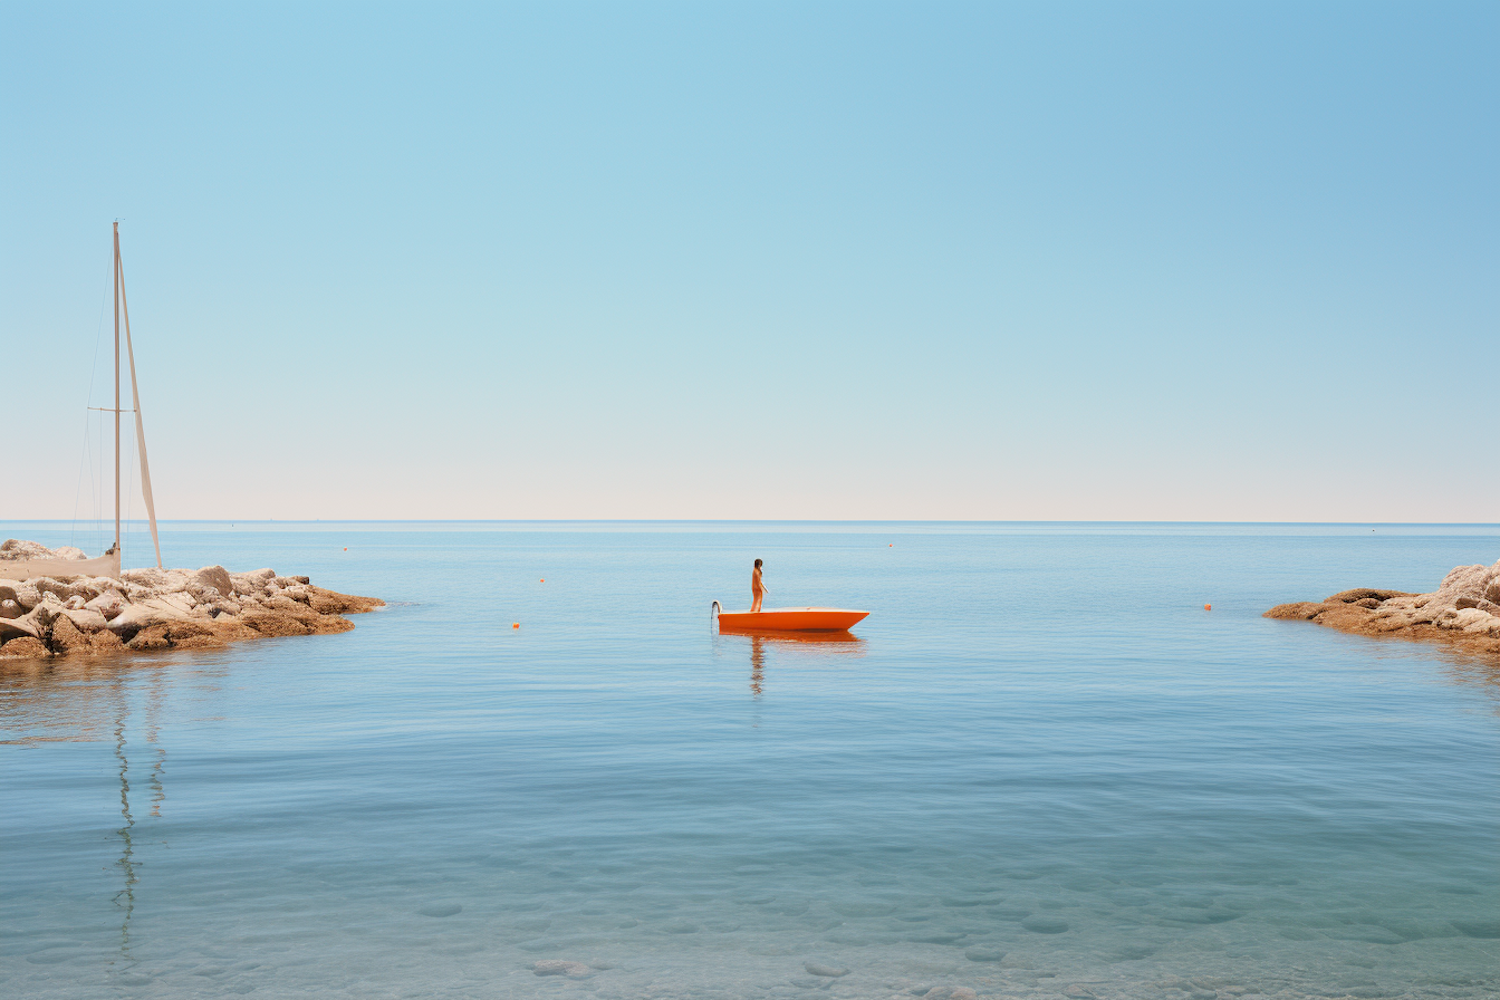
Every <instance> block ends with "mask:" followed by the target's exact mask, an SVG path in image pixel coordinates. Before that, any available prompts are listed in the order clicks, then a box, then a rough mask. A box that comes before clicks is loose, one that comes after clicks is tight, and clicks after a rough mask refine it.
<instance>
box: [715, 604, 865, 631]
mask: <svg viewBox="0 0 1500 1000" xmlns="http://www.w3.org/2000/svg"><path fill="white" fill-rule="evenodd" d="M868 614H869V612H868V611H850V610H849V609H847V608H766V609H764V610H762V611H721V612H719V629H720V630H721V631H726V632H847V631H849V629H850V627H851V626H854V625H857V624H858V623H859V622H861V621H863V620H864V618H865V617H866V616H867V615H868Z"/></svg>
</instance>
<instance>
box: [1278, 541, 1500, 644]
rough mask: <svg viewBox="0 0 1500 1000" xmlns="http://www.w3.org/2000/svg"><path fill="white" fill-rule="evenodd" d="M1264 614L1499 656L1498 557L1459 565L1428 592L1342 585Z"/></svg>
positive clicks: (1499, 584)
mask: <svg viewBox="0 0 1500 1000" xmlns="http://www.w3.org/2000/svg"><path fill="white" fill-rule="evenodd" d="M1264 617H1266V618H1290V619H1300V620H1306V621H1314V622H1317V623H1318V624H1319V625H1327V626H1328V627H1329V628H1336V629H1338V630H1339V631H1341V632H1353V633H1355V634H1356V635H1389V636H1397V637H1400V638H1404V639H1421V640H1428V641H1436V642H1443V643H1447V644H1449V645H1451V646H1454V647H1456V648H1458V649H1461V650H1463V651H1464V652H1468V653H1478V654H1481V655H1486V656H1490V657H1495V658H1497V659H1500V562H1496V563H1495V565H1493V566H1457V567H1455V568H1454V569H1453V570H1452V571H1451V572H1450V573H1449V574H1448V575H1447V576H1445V577H1443V582H1442V584H1441V586H1439V587H1438V589H1437V590H1435V591H1433V592H1432V593H1430V594H1408V593H1404V592H1402V591H1398V590H1369V589H1360V590H1346V591H1343V592H1342V593H1338V594H1334V595H1333V596H1332V597H1329V598H1327V599H1325V600H1322V601H1316V602H1314V601H1301V602H1299V603H1296V604H1278V605H1277V606H1276V607H1274V608H1272V609H1271V610H1270V611H1267V612H1266V613H1265V615H1264Z"/></svg>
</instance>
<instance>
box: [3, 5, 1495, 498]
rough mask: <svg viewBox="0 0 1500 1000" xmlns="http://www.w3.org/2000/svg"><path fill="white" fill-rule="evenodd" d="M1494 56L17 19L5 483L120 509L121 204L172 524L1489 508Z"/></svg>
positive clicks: (1049, 31)
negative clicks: (98, 418) (106, 462)
mask: <svg viewBox="0 0 1500 1000" xmlns="http://www.w3.org/2000/svg"><path fill="white" fill-rule="evenodd" d="M1497 51H1500V8H1497V7H1495V6H1494V5H1492V4H1433V5H1417V4H1408V5H1383V4H1371V3H1356V4H1312V5H1309V4H1300V3H1299V4H1274V3H1254V4H1250V3H1243V4H1234V3H1225V4H1197V3H1184V4H1133V5H1124V4H1066V3H1064V4H1055V3H1046V4H1043V3H1037V4H1027V5H1001V4H983V5H952V4H945V5H928V4H910V5H880V4H859V5H853V4H849V5H843V4H796V5H784V6H778V5H773V4H767V3H756V4H742V5H732V4H708V5H704V4H649V5H624V4H545V5H544V4H537V5H532V6H525V7H496V6H494V5H473V6H466V5H454V4H447V5H416V4H411V5H385V6H379V5H357V6H356V5H347V6H340V5H305V4H298V5H284V6H278V5H273V4H257V5H246V6H243V7H241V8H238V9H224V8H221V7H217V6H204V5H193V6H167V5H150V6H147V7H144V8H140V9H129V10H126V9H124V8H121V7H119V6H118V5H108V6H103V5H101V6H77V5H73V6H68V5H58V4H16V3H9V4H6V5H4V6H3V7H0V115H3V129H4V149H3V151H0V345H3V346H0V351H3V355H4V357H5V366H4V367H5V370H6V377H5V390H4V393H3V396H0V398H3V399H4V400H5V403H4V412H5V424H6V428H7V434H6V439H7V446H6V447H7V455H8V458H7V461H6V463H5V473H4V474H3V476H0V516H9V517H15V518H50V517H57V518H67V517H71V516H73V513H74V511H75V510H79V509H81V510H83V511H91V510H93V509H95V508H96V507H97V504H98V501H99V499H100V498H99V497H98V496H97V491H94V490H93V488H92V487H91V486H90V477H89V475H88V474H86V473H85V474H83V475H80V467H81V465H82V464H84V462H85V461H86V458H85V454H86V453H85V427H86V422H87V417H86V414H87V410H86V407H87V406H89V405H95V406H97V405H103V404H105V393H106V376H105V370H106V369H107V366H108V363H109V357H108V344H107V340H108V334H109V324H108V317H107V315H104V314H103V313H102V312H101V308H102V306H103V305H104V303H105V297H106V295H107V293H108V288H109V284H108V281H109V267H110V256H109V253H110V249H109V228H110V222H111V221H112V220H114V219H116V218H118V219H120V220H121V227H120V228H121V234H122V244H123V248H124V253H125V264H126V276H127V281H128V288H129V291H130V295H131V298H130V301H131V306H132V317H131V318H132V327H133V330H134V332H135V335H136V337H137V363H138V366H139V369H140V375H141V380H142V406H143V409H144V411H145V418H146V432H147V441H148V445H149V447H150V454H151V457H152V465H153V469H152V472H153V478H154V480H155V486H156V496H157V504H158V513H159V514H160V515H161V516H163V517H181V518H217V517H224V518H244V519H250V518H264V517H274V518H298V517H306V518H315V517H318V518H384V517H389V518H575V517H606V518H608V517H619V518H637V517H662V518H677V517H686V518H743V517H757V518H834V519H842V518H922V519H926V518H933V519H941V518H961V519H1075V518H1077V519H1167V520H1176V519H1188V520H1373V521H1378V520H1392V521H1495V520H1497V519H1500V443H1497V442H1500V437H1497V433H1500V422H1497V416H1496V414H1497V409H1496V399H1497V393H1496V379H1497V374H1500V322H1497V321H1500V280H1497V279H1500V252H1497V251H1500V194H1497V191H1500V186H1497V184H1496V182H1495V178H1496V177H1500V107H1497V103H1500V60H1497V59H1496V58H1495V53H1496V52H1497ZM101 316H103V323H102V324H101ZM101 331H102V339H101ZM96 364H97V367H96ZM90 372H93V373H94V374H93V378H92V382H91V381H90ZM90 447H91V448H93V449H94V450H93V451H90V452H88V453H87V454H88V455H93V456H94V457H97V443H95V444H93V445H91V446H90ZM80 482H81V483H82V485H81V486H80ZM80 491H81V497H80ZM136 510H137V511H138V510H139V507H138V505H137V507H136Z"/></svg>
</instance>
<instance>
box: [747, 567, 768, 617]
mask: <svg viewBox="0 0 1500 1000" xmlns="http://www.w3.org/2000/svg"><path fill="white" fill-rule="evenodd" d="M760 566H761V561H760V560H759V559H757V560H755V569H754V570H752V571H751V573H750V610H751V611H759V610H760V602H761V600H762V599H764V598H765V596H766V594H768V593H770V591H768V590H766V584H765V581H764V580H762V579H761V578H760Z"/></svg>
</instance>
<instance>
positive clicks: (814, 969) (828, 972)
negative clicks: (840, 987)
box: [802, 962, 849, 979]
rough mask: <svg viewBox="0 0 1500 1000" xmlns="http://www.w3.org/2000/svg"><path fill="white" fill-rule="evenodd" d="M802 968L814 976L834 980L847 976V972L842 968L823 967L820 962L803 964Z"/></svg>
mask: <svg viewBox="0 0 1500 1000" xmlns="http://www.w3.org/2000/svg"><path fill="white" fill-rule="evenodd" d="M802 967H803V968H804V969H806V970H807V971H808V972H810V973H811V974H812V975H814V976H828V977H830V978H834V979H836V978H838V977H839V976H847V975H848V974H849V970H848V969H845V968H843V967H842V966H838V965H824V964H823V963H822V962H803V963H802Z"/></svg>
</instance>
